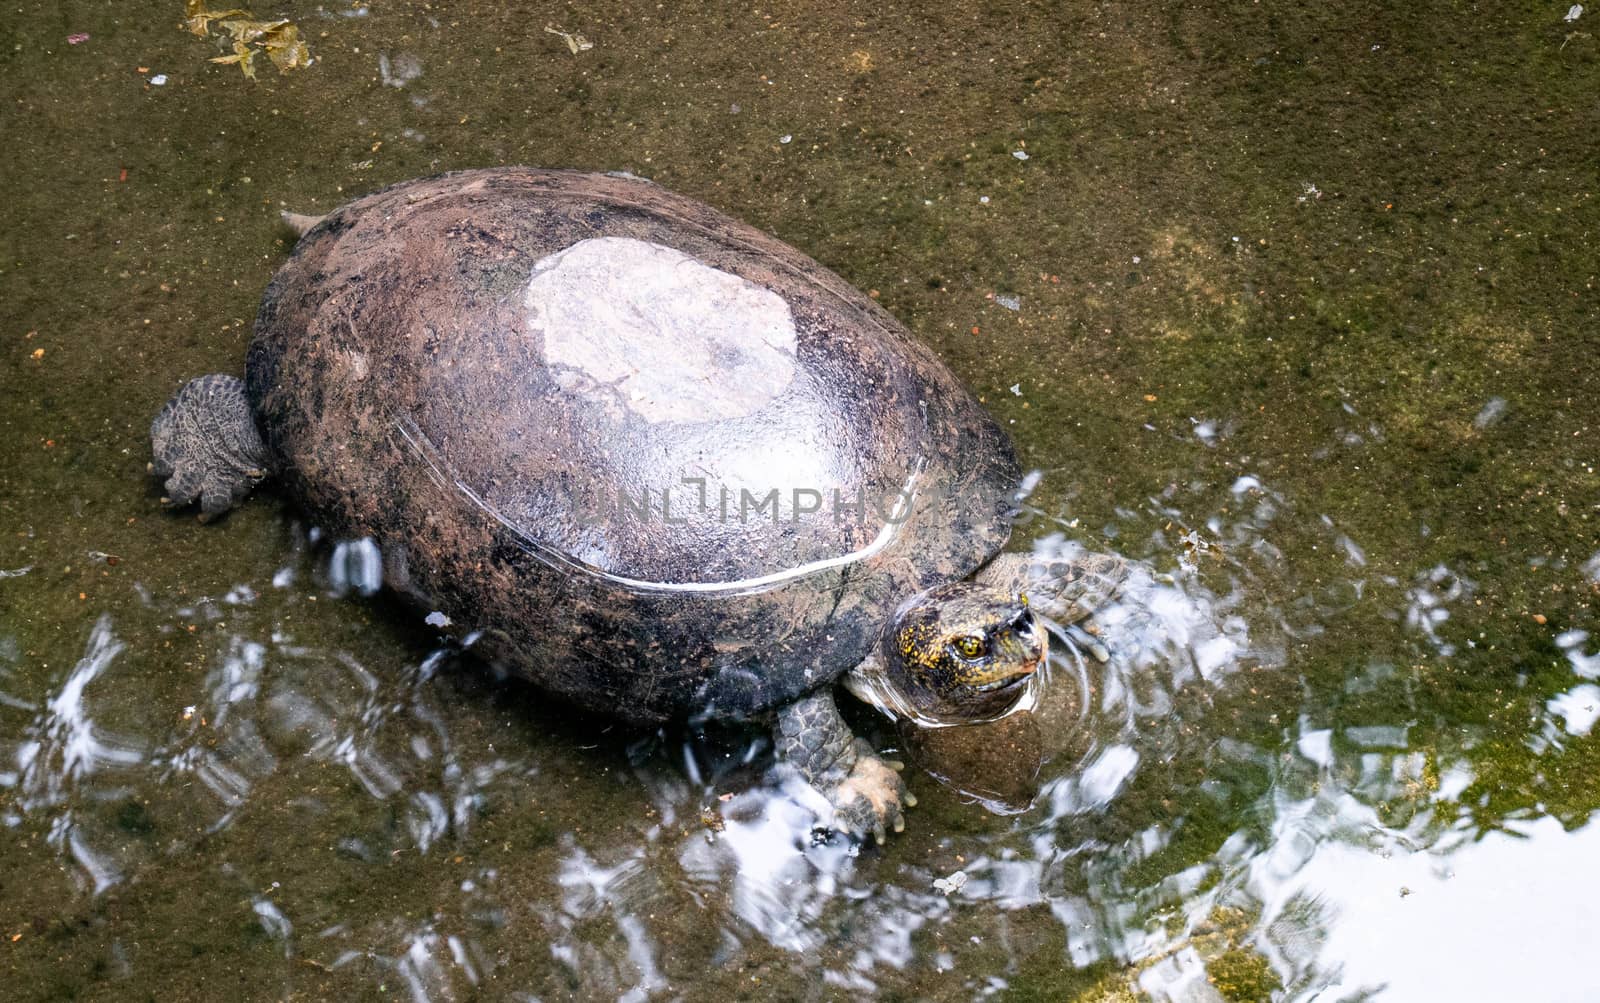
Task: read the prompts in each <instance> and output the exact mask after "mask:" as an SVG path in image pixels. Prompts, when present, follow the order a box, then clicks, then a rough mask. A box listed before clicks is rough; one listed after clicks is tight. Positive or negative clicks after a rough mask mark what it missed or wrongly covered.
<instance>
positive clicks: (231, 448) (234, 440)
mask: <svg viewBox="0 0 1600 1003" xmlns="http://www.w3.org/2000/svg"><path fill="white" fill-rule="evenodd" d="M150 451H151V453H152V454H154V460H153V461H152V462H151V463H150V466H149V470H150V473H151V474H153V475H155V476H157V477H165V478H166V481H167V482H166V491H167V493H166V496H165V497H164V498H162V499H161V504H162V505H164V506H166V507H167V508H182V507H183V506H185V505H188V504H189V503H191V502H193V501H194V500H195V499H197V498H198V499H199V500H200V521H201V522H205V521H207V520H209V519H212V518H214V517H216V516H219V515H221V514H222V513H224V512H226V511H227V510H228V509H230V508H232V507H233V506H235V505H237V504H238V503H239V502H241V501H243V500H244V497H245V495H248V494H249V493H250V491H251V489H252V488H254V487H255V486H256V485H257V484H259V483H261V481H263V480H264V479H266V477H267V474H268V472H269V471H270V470H271V467H272V462H271V461H272V456H271V453H269V452H268V450H267V445H266V443H265V442H263V441H262V440H261V433H260V431H258V430H257V429H256V421H255V416H254V415H252V414H251V413H250V402H249V401H248V400H246V399H245V395H244V381H243V380H241V379H239V378H238V377H236V376H221V375H211V376H202V377H200V378H198V379H193V380H190V381H189V382H188V383H185V384H184V385H183V386H182V387H181V388H180V389H179V390H178V392H177V393H176V394H174V395H173V397H172V399H171V400H169V401H167V404H166V406H165V407H163V408H162V409H161V413H160V414H158V415H156V418H155V421H153V422H151V423H150Z"/></svg>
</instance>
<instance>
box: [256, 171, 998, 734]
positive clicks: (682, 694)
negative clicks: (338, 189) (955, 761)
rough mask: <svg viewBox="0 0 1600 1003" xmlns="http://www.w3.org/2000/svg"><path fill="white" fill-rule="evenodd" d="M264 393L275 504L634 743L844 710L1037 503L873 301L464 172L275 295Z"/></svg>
mask: <svg viewBox="0 0 1600 1003" xmlns="http://www.w3.org/2000/svg"><path fill="white" fill-rule="evenodd" d="M246 386H247V392H248V394H249V397H250V401H251V405H252V407H253V408H254V409H255V412H256V416H257V419H258V421H259V423H260V426H261V429H262V432H263V434H264V436H265V437H266V440H267V442H268V443H269V445H270V446H271V447H272V449H273V451H274V453H275V455H276V456H277V458H278V460H279V463H280V465H281V467H282V474H283V477H284V480H285V482H286V485H287V490H288V491H289V492H290V494H291V495H292V496H293V497H294V499H295V500H296V501H297V502H298V503H299V504H300V505H301V506H303V507H304V508H305V509H306V510H307V511H308V512H309V513H310V514H311V516H312V517H313V518H314V519H315V520H316V521H317V523H318V524H319V525H320V526H322V527H323V528H324V529H325V530H326V531H327V532H329V533H331V534H333V535H334V537H335V538H344V539H354V538H361V537H367V538H371V539H372V540H373V541H374V542H375V543H376V544H377V545H378V547H379V549H380V550H381V552H382V554H383V568H384V574H385V583H386V584H387V585H389V586H391V587H393V588H394V589H395V590H396V591H397V592H399V593H400V594H401V595H402V596H404V597H407V598H408V599H409V600H411V602H413V603H414V604H415V605H417V606H418V607H420V608H421V609H422V610H424V611H426V612H428V613H430V614H431V613H435V612H437V613H442V614H443V615H444V617H446V618H448V620H449V621H450V623H451V624H452V625H453V626H454V628H455V629H456V630H459V631H461V632H462V634H463V636H465V637H466V638H467V639H469V640H470V641H472V642H474V643H477V644H481V645H483V646H484V648H485V649H486V650H487V652H488V653H489V654H490V655H491V656H492V657H493V658H495V659H496V660H498V661H501V662H502V663H504V664H505V665H507V666H509V667H511V668H512V669H513V670H515V671H517V672H519V673H520V674H523V675H525V676H527V677H529V678H530V679H532V680H533V681H535V682H536V683H538V684H540V685H541V686H543V687H544V688H546V689H548V690H551V691H553V692H555V693H558V694H560V695H561V696H563V697H565V698H567V699H569V700H571V701H574V702H576V703H578V704H580V705H582V706H584V707H588V708H592V709H596V710H600V711H604V712H607V713H610V714H614V715H618V716H621V717H624V718H627V719H631V720H635V721H644V722H655V721H664V720H669V719H675V718H676V719H683V718H694V717H697V716H713V717H735V716H745V715H751V714H756V713H759V712H761V711H763V710H765V709H767V708H770V707H773V706H776V705H778V704H781V703H784V702H787V701H789V700H791V699H793V698H795V697H797V696H799V695H801V694H803V693H805V692H807V691H808V690H811V689H813V688H815V687H817V686H820V685H823V684H825V683H828V682H830V681H832V680H834V679H835V678H837V677H838V676H839V675H840V674H842V673H843V672H845V671H847V670H848V669H850V668H851V667H852V666H853V665H855V664H856V663H857V662H858V661H859V660H860V659H861V658H862V657H863V656H864V655H865V653H866V652H867V651H868V649H869V647H870V646H871V645H872V644H873V642H874V641H875V640H876V639H877V638H878V636H879V631H880V628H881V626H882V625H883V624H884V622H885V621H886V620H887V618H888V617H889V615H890V614H891V613H892V611H893V610H894V608H895V606H896V605H897V604H898V603H900V602H901V601H903V600H904V599H906V598H908V597H910V596H911V595H913V594H914V593H916V592H918V591H920V590H922V589H924V588H929V587H931V586H933V585H937V584H940V583H943V582H947V581H950V580H953V579H958V578H961V577H964V576H965V575H967V574H968V573H970V572H971V571H972V570H973V569H974V568H975V567H977V566H978V565H979V564H981V563H982V562H983V561H985V560H987V559H988V558H989V557H990V556H991V555H993V554H994V553H995V552H996V551H997V550H998V549H999V548H1000V547H1001V546H1002V544H1004V542H1005V540H1006V537H1007V535H1008V533H1009V521H1008V520H1009V514H1010V512H1011V510H1012V507H1013V505H1014V498H1015V490H1016V485H1017V482H1018V468H1017V463H1016V458H1015V455H1014V453H1013V450H1012V447H1011V444H1010V442H1009V440H1008V439H1007V437H1006V435H1005V434H1004V432H1002V431H1001V430H1000V428H999V427H998V426H997V425H996V424H995V423H994V421H993V419H991V418H990V417H989V415H988V414H986V413H985V412H984V410H983V408H982V407H981V406H980V405H979V404H978V403H977V401H975V400H974V399H973V398H972V397H971V396H970V395H969V394H968V393H967V392H966V391H965V390H963V389H962V388H961V386H960V385H959V384H958V383H957V381H956V380H955V378H954V377H953V376H952V375H951V374H950V372H949V371H948V370H947V369H946V368H945V367H944V366H943V365H942V364H941V363H940V362H939V361H938V359H937V358H935V357H934V356H933V355H932V353H931V352H929V351H928V350H927V349H926V348H925V347H923V346H922V345H920V344H919V343H918V342H916V341H915V340H914V339H913V338H912V337H911V336H910V335H909V334H908V333H907V332H906V331H905V329H904V328H902V327H901V326H900V324H898V323H897V322H896V321H895V320H894V319H893V318H892V317H890V316H889V315H888V314H887V313H885V312H884V311H883V310H882V309H880V308H878V307H877V306H876V305H875V304H873V303H872V302H871V300H869V299H867V298H866V297H864V296H862V295H861V294H860V293H859V292H857V291H856V290H854V289H852V288H851V287H850V286H849V285H848V284H847V283H845V282H844V281H843V280H842V279H840V278H839V277H838V276H836V275H834V274H833V273H832V272H830V271H828V270H827V269H825V268H823V267H822V266H821V265H819V264H817V263H816V262H815V261H813V260H811V259H810V258H808V257H806V256H805V255H803V254H801V253H800V252H798V251H796V250H794V249H793V248H791V247H789V246H787V245H785V244H783V243H781V242H780V241H778V240H776V239H774V238H772V237H770V236H768V235H766V234H764V233H762V232H760V231H758V230H755V229H753V228H751V227H749V226H745V225H743V224H741V223H738V222H736V221H734V220H732V219H729V218H728V217H726V216H723V215H722V214H720V213H718V212H716V211H714V210H712V209H710V208H708V207H707V206H705V205H703V204H701V203H699V202H696V201H694V200H692V199H688V198H684V197H681V196H678V195H673V194H671V193H669V192H666V191H664V190H662V189H661V188H659V187H657V186H656V185H654V184H652V183H650V182H647V181H644V180H641V179H638V178H633V177H628V176H615V175H596V174H582V173H575V172H566V171H543V170H530V169H522V168H508V169H497V170H483V171H468V172H461V173H455V174H447V175H442V176H439V177H434V178H428V179H425V180H420V181H413V182H408V183H405V184H400V185H396V186H394V187H391V188H388V189H385V190H383V191H380V192H377V193H376V194H373V195H369V196H367V197H365V198H361V199H358V200H357V201H355V202H352V203H350V204H349V205H346V206H344V207H343V208H341V209H338V210H336V211H335V212H333V213H332V214H330V215H329V216H328V217H326V218H325V219H324V220H323V221H322V222H321V223H319V224H318V225H317V226H316V227H315V228H313V229H312V230H311V231H310V232H309V233H307V234H306V235H305V236H304V237H303V238H302V239H301V240H300V242H299V244H298V245H297V246H296V248H295V250H294V253H293V255H292V256H291V257H290V258H289V260H288V261H287V262H286V263H285V264H284V265H283V267H282V268H281V269H280V270H279V271H278V273H277V275H276V276H275V277H274V278H273V281H272V283H271V285H270V286H269V288H268V289H267V293H266V296H265V298H264V299H263V301H262V304H261V310H260V313H259V315H258V317H257V318H256V326H255V336H254V340H253V341H252V343H251V347H250V355H249V361H248V365H247V372H246ZM433 622H436V623H437V622H439V618H437V617H435V618H433Z"/></svg>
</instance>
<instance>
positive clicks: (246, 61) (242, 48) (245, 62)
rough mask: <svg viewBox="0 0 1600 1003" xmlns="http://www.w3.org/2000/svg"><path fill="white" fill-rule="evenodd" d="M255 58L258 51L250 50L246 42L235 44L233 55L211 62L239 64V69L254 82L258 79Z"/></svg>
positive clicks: (220, 57)
mask: <svg viewBox="0 0 1600 1003" xmlns="http://www.w3.org/2000/svg"><path fill="white" fill-rule="evenodd" d="M255 58H256V50H254V49H252V48H250V46H248V45H246V44H245V43H244V42H234V43H233V55H231V56H217V57H216V58H214V59H212V60H211V61H212V62H213V63H238V64H239V69H241V70H243V71H244V75H245V76H247V77H249V78H250V79H251V80H254V79H255V78H256V66H255Z"/></svg>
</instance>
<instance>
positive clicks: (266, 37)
mask: <svg viewBox="0 0 1600 1003" xmlns="http://www.w3.org/2000/svg"><path fill="white" fill-rule="evenodd" d="M185 12H186V16H185V17H184V20H183V26H184V28H186V29H188V31H189V32H190V33H191V34H194V35H199V36H200V37H202V38H205V37H208V36H210V35H211V30H212V22H215V23H216V27H218V28H221V29H222V30H223V31H225V32H227V33H228V36H229V37H230V38H231V39H232V40H233V55H231V56H216V57H214V58H213V59H212V60H211V61H212V62H213V63H232V64H234V65H236V66H238V67H239V70H240V72H242V73H243V74H244V75H245V76H247V77H249V78H250V79H251V80H254V79H255V78H256V68H255V57H256V54H257V53H260V52H265V53H266V54H267V58H268V59H270V60H272V65H274V66H276V67H277V68H278V72H279V73H288V72H289V71H290V70H294V69H301V68H303V67H306V66H309V65H311V50H310V49H309V48H307V46H306V43H305V42H304V41H302V40H301V38H300V29H299V28H298V27H297V26H296V25H295V24H294V22H293V21H290V20H288V19H284V20H280V21H257V20H254V17H255V15H253V14H251V13H250V12H249V11H247V10H241V9H239V8H233V9H230V10H224V11H211V10H207V9H206V4H205V0H188V2H187V4H186V5H185ZM163 80H165V78H163ZM151 82H152V83H154V81H153V80H152V81H151Z"/></svg>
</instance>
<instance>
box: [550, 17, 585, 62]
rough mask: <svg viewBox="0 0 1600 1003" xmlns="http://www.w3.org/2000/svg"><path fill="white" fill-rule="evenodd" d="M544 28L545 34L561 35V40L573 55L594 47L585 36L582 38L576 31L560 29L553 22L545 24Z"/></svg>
mask: <svg viewBox="0 0 1600 1003" xmlns="http://www.w3.org/2000/svg"><path fill="white" fill-rule="evenodd" d="M544 30H545V33H546V34H550V35H559V36H561V40H562V41H563V42H565V43H567V48H568V49H571V50H572V54H573V55H574V56H576V55H577V54H578V53H580V52H585V51H587V50H589V49H592V48H594V43H593V42H591V41H589V40H588V39H587V38H584V37H583V36H582V35H580V34H578V33H577V32H572V31H562V30H561V29H560V28H557V27H556V26H555V25H553V24H547V25H545V26H544Z"/></svg>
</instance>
